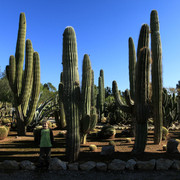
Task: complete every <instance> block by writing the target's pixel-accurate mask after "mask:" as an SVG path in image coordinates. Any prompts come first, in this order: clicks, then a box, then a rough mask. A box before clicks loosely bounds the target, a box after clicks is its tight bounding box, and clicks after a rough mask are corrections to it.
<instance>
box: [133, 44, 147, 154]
mask: <svg viewBox="0 0 180 180" xmlns="http://www.w3.org/2000/svg"><path fill="white" fill-rule="evenodd" d="M149 69H150V51H149V48H147V47H145V48H143V49H142V50H141V51H140V54H139V59H138V61H137V69H136V70H137V71H136V79H138V81H136V90H135V112H136V137H135V145H134V148H133V152H135V153H142V152H144V149H145V146H146V141H147V120H148V116H149V107H148V101H149V99H148V98H149V92H148V91H149Z"/></svg>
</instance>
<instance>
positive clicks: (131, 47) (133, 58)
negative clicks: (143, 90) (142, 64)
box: [129, 37, 136, 100]
mask: <svg viewBox="0 0 180 180" xmlns="http://www.w3.org/2000/svg"><path fill="white" fill-rule="evenodd" d="M135 70H136V51H135V47H134V42H133V39H132V38H131V37H130V38H129V82H130V95H131V98H132V100H134V96H135Z"/></svg>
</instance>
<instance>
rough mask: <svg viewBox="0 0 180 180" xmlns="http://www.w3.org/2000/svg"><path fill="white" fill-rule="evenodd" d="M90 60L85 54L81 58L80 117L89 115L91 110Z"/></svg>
mask: <svg viewBox="0 0 180 180" xmlns="http://www.w3.org/2000/svg"><path fill="white" fill-rule="evenodd" d="M91 75H92V71H91V62H90V59H89V56H88V55H87V54H85V55H84V59H83V71H82V90H81V101H82V118H83V117H84V116H86V115H90V111H91Z"/></svg>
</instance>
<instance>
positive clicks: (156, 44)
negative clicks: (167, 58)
mask: <svg viewBox="0 0 180 180" xmlns="http://www.w3.org/2000/svg"><path fill="white" fill-rule="evenodd" d="M150 27H151V51H152V99H153V118H154V128H155V129H154V143H155V144H159V143H160V142H161V139H162V125H163V113H162V92H163V91H162V88H163V87H162V49H161V39H160V33H159V19H158V13H157V11H156V10H153V11H152V12H151V19H150Z"/></svg>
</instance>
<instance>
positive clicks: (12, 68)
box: [9, 55, 16, 92]
mask: <svg viewBox="0 0 180 180" xmlns="http://www.w3.org/2000/svg"><path fill="white" fill-rule="evenodd" d="M15 78H16V61H15V57H14V56H12V55H11V56H10V58H9V84H10V86H11V89H12V91H14V92H15Z"/></svg>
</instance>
